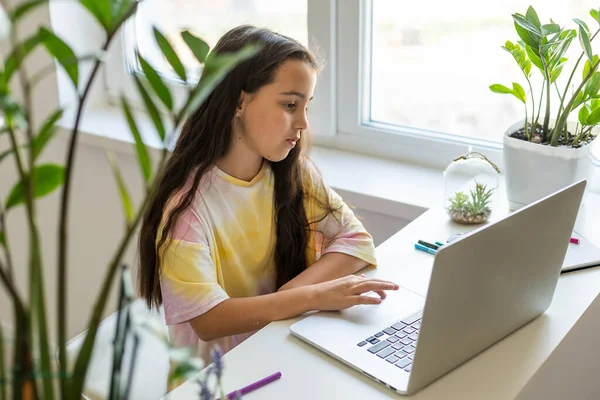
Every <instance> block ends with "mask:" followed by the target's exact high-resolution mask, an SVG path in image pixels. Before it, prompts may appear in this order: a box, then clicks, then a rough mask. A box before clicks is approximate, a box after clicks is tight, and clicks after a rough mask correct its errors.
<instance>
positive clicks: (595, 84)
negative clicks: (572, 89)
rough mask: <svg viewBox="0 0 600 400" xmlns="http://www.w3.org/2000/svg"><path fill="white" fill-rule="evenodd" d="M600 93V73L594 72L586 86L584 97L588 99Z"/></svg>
mask: <svg viewBox="0 0 600 400" xmlns="http://www.w3.org/2000/svg"><path fill="white" fill-rule="evenodd" d="M598 91H600V72H598V71H596V72H594V75H592V77H591V78H590V80H589V81H587V83H586V84H585V89H584V93H583V94H584V95H585V96H586V97H593V96H596V95H597V94H598Z"/></svg>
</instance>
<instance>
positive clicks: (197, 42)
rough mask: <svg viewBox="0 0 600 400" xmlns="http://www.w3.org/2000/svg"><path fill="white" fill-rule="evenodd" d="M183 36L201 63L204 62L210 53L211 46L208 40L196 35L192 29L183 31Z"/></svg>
mask: <svg viewBox="0 0 600 400" xmlns="http://www.w3.org/2000/svg"><path fill="white" fill-rule="evenodd" d="M181 38H182V39H183V41H184V42H185V43H186V44H187V46H188V47H189V48H190V50H191V52H192V53H193V54H194V57H196V60H198V62H199V63H200V64H204V61H206V56H207V55H208V50H209V46H208V44H206V42H205V41H204V40H202V39H200V38H199V37H197V36H194V35H193V34H192V33H191V32H190V31H183V32H181Z"/></svg>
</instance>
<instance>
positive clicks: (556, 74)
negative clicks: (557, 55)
mask: <svg viewBox="0 0 600 400" xmlns="http://www.w3.org/2000/svg"><path fill="white" fill-rule="evenodd" d="M564 65H565V64H564V63H559V64H557V65H556V66H555V67H554V68H553V69H552V72H551V73H550V83H554V82H555V81H556V80H557V79H558V77H559V76H560V73H561V72H562V69H563V66H564Z"/></svg>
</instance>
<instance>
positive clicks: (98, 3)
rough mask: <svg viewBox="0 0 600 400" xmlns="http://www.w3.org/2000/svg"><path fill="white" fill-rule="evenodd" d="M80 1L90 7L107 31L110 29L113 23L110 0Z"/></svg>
mask: <svg viewBox="0 0 600 400" xmlns="http://www.w3.org/2000/svg"><path fill="white" fill-rule="evenodd" d="M79 2H80V3H81V4H82V5H83V6H84V7H85V8H87V9H88V11H89V12H90V13H91V14H92V16H93V17H94V18H96V20H97V21H98V22H99V23H100V25H102V27H103V28H104V30H105V31H106V32H109V31H110V27H111V24H112V17H111V15H112V13H111V7H110V0H79Z"/></svg>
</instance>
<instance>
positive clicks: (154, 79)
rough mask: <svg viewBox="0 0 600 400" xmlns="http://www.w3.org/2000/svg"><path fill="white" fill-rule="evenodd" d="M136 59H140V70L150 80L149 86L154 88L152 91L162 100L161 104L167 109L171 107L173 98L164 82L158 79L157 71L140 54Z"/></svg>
mask: <svg viewBox="0 0 600 400" xmlns="http://www.w3.org/2000/svg"><path fill="white" fill-rule="evenodd" d="M138 59H139V60H140V65H141V66H142V71H144V74H145V75H146V78H147V79H148V82H150V86H152V89H154V92H155V93H156V94H157V96H158V98H159V99H160V100H161V101H162V102H163V104H164V105H165V106H166V107H167V108H168V109H169V110H172V109H173V98H172V97H171V92H169V88H168V87H167V85H165V83H164V82H163V81H162V79H160V76H158V73H157V72H156V70H155V69H154V68H152V66H151V65H150V64H149V63H148V62H147V61H146V60H145V59H144V57H142V55H141V54H139V53H138Z"/></svg>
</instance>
